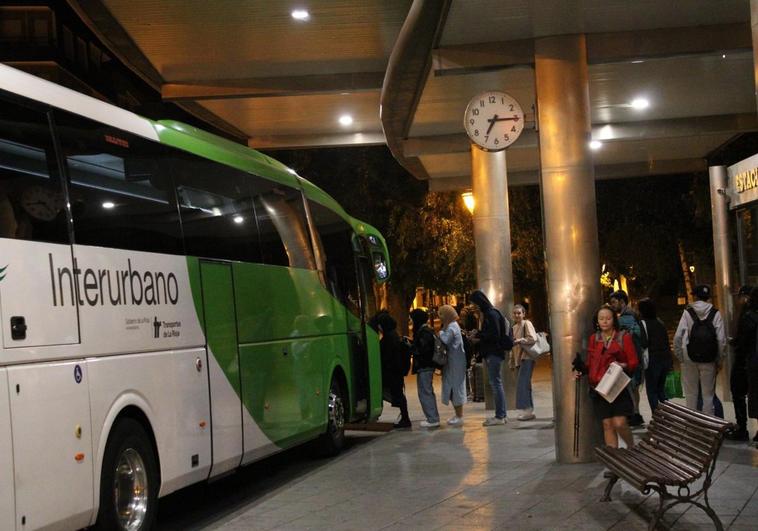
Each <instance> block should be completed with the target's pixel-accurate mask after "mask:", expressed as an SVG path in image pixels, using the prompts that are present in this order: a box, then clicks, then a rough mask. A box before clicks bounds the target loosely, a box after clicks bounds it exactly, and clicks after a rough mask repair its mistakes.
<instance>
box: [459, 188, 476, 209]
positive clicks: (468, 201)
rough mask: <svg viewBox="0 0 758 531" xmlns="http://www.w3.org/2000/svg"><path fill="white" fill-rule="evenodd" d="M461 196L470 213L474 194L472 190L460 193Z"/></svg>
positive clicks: (472, 207)
mask: <svg viewBox="0 0 758 531" xmlns="http://www.w3.org/2000/svg"><path fill="white" fill-rule="evenodd" d="M461 197H462V198H463V202H464V204H465V205H466V208H467V209H468V211H469V212H471V213H472V214H473V213H474V194H473V192H463V193H462V194H461Z"/></svg>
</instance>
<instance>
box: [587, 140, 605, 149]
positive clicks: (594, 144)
mask: <svg viewBox="0 0 758 531" xmlns="http://www.w3.org/2000/svg"><path fill="white" fill-rule="evenodd" d="M601 147H603V143H602V142H601V141H600V140H590V149H591V150H593V151H597V150H598V149H600V148H601Z"/></svg>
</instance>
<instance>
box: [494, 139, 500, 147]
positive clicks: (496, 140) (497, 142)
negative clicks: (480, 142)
mask: <svg viewBox="0 0 758 531" xmlns="http://www.w3.org/2000/svg"><path fill="white" fill-rule="evenodd" d="M499 143H500V140H498V139H497V138H496V139H495V145H496V146H497V145H498V144H499Z"/></svg>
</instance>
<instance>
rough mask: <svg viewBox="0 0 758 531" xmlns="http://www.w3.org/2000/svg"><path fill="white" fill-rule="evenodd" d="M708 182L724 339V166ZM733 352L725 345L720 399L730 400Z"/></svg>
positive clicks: (727, 283)
mask: <svg viewBox="0 0 758 531" xmlns="http://www.w3.org/2000/svg"><path fill="white" fill-rule="evenodd" d="M708 174H709V176H710V183H711V220H712V223H713V259H714V261H715V265H716V302H717V307H718V309H719V311H720V312H721V318H722V319H723V320H724V330H725V331H726V334H727V336H729V333H730V332H731V331H732V315H733V313H734V301H733V300H732V293H733V291H732V267H731V266H732V249H731V247H730V242H731V239H730V238H729V196H728V195H727V194H726V191H727V188H728V186H729V179H728V177H727V173H726V167H724V166H711V167H710V168H708ZM733 363H734V353H733V352H732V348H731V346H727V355H726V358H725V360H724V364H723V366H722V367H721V372H720V373H719V381H720V383H721V396H722V399H723V400H728V401H731V400H732V389H731V386H730V385H729V375H730V374H731V373H732V365H733Z"/></svg>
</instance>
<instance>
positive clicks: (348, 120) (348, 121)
mask: <svg viewBox="0 0 758 531" xmlns="http://www.w3.org/2000/svg"><path fill="white" fill-rule="evenodd" d="M339 122H340V124H341V125H352V123H353V117H352V116H350V115H349V114H343V115H342V116H340V120H339Z"/></svg>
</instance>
